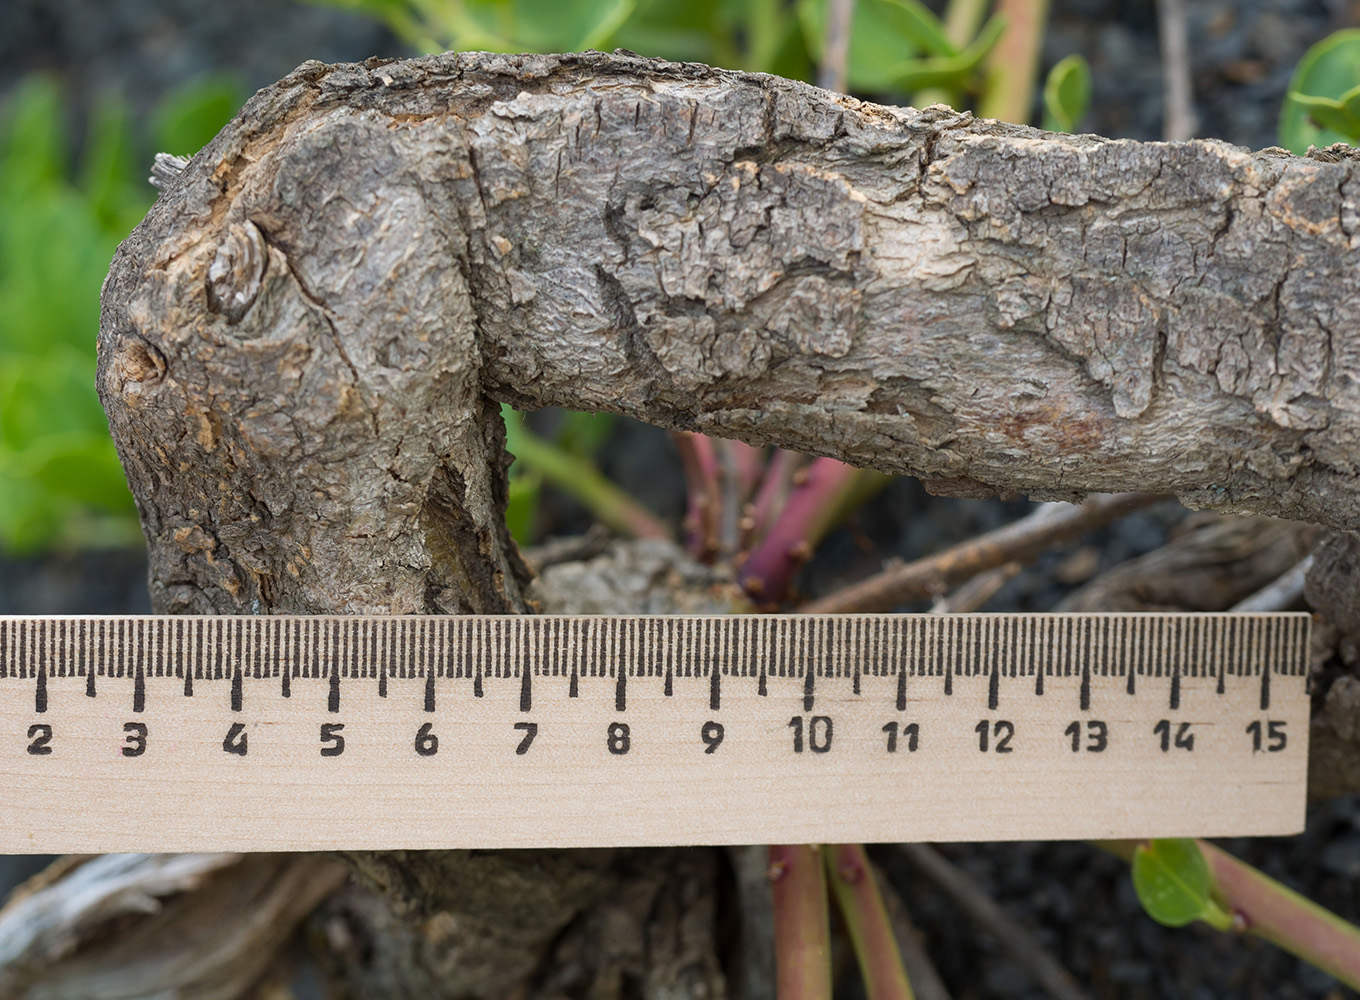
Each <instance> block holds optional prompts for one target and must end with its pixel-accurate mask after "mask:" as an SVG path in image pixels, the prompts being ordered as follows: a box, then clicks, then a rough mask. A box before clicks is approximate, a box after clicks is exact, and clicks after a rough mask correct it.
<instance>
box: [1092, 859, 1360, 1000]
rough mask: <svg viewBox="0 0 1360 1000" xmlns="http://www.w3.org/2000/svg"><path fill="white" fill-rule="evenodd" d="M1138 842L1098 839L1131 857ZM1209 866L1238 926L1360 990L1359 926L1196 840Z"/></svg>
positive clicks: (1216, 893)
mask: <svg viewBox="0 0 1360 1000" xmlns="http://www.w3.org/2000/svg"><path fill="white" fill-rule="evenodd" d="M1139 843H1140V842H1139V841H1135V840H1117V841H1097V842H1096V846H1098V847H1102V848H1104V849H1105V850H1107V851H1109V852H1111V853H1112V854H1116V855H1118V856H1119V857H1121V858H1124V859H1125V860H1131V859H1132V857H1133V852H1134V849H1135V848H1136V847H1137V846H1138V844H1139ZM1196 843H1198V844H1199V848H1200V850H1201V851H1203V852H1204V860H1205V862H1206V863H1207V864H1208V866H1209V879H1210V892H1211V893H1212V894H1213V897H1214V899H1215V901H1216V902H1217V903H1218V904H1219V905H1220V906H1221V907H1223V909H1224V910H1226V911H1227V912H1228V913H1229V914H1231V916H1232V920H1233V922H1232V926H1233V929H1234V930H1237V931H1245V932H1246V933H1249V934H1255V935H1256V936H1257V937H1260V938H1264V939H1265V940H1267V941H1269V942H1271V943H1272V944H1274V945H1277V946H1278V947H1280V948H1283V949H1284V950H1285V951H1287V952H1289V953H1290V954H1291V955H1295V956H1297V957H1298V958H1301V959H1303V960H1304V961H1305V962H1309V963H1311V964H1312V965H1315V966H1317V967H1318V968H1319V969H1322V970H1323V971H1324V972H1326V973H1328V974H1329V975H1332V976H1335V977H1336V978H1337V979H1338V980H1340V981H1341V982H1343V983H1345V984H1346V985H1347V986H1350V987H1352V988H1356V989H1360V927H1356V926H1355V925H1354V924H1351V923H1349V922H1347V921H1345V920H1343V919H1342V918H1341V917H1339V916H1337V915H1336V914H1335V913H1333V912H1331V911H1330V910H1327V909H1324V908H1323V907H1321V906H1318V905H1317V904H1316V903H1314V902H1313V901H1312V900H1310V899H1307V898H1305V897H1304V896H1301V895H1299V894H1298V893H1297V892H1295V891H1294V890H1293V889H1290V888H1289V887H1287V886H1284V885H1281V884H1280V883H1279V882H1276V881H1275V880H1274V879H1273V878H1271V877H1270V876H1269V875H1266V874H1265V873H1264V872H1261V871H1258V870H1257V869H1256V868H1253V867H1252V866H1251V865H1249V864H1247V863H1246V862H1245V861H1240V860H1238V859H1237V858H1235V857H1233V856H1232V855H1231V854H1229V853H1228V852H1227V851H1224V850H1222V849H1220V848H1217V847H1215V846H1214V845H1213V844H1210V843H1207V842H1206V841H1203V840H1200V841H1196Z"/></svg>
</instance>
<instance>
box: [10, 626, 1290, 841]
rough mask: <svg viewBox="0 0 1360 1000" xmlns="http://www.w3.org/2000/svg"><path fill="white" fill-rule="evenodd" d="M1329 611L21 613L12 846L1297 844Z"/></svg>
mask: <svg viewBox="0 0 1360 1000" xmlns="http://www.w3.org/2000/svg"><path fill="white" fill-rule="evenodd" d="M1308 622H1309V620H1308V617H1307V616H1306V615H1288V614H1278V615H959V616H944V617H940V616H928V615H927V616H910V615H903V616H885V615H855V616H809V617H799V616H728V617H676V618H661V617H598V618H558V617H547V616H524V617H504V618H501V617H465V618H441V617H402V618H381V617H349V618H345V617H317V618H293V617H240V618H190V617H184V618H153V617H146V618H28V619H21V618H0V782H3V788H4V789H5V791H4V792H3V794H2V795H0V851H10V852H15V851H39V852H49V851H109V850H212V849H258V850H266V849H325V848H360V847H370V848H383V847H391V848H424V847H494V846H502V847H504V846H603V845H620V844H662V843H727V842H732V843H736V842H769V841H801V840H806V841H871V840H916V839H937V840H938V839H987V840H993V839H1016V838H1030V837H1048V838H1055V837H1141V836H1153V835H1157V836H1171V835H1182V834H1184V835H1188V834H1203V835H1212V834H1229V833H1232V834H1269V833H1287V832H1293V831H1295V830H1297V829H1299V828H1301V827H1302V822H1303V805H1304V795H1305V789H1306V781H1305V779H1306V765H1307V728H1308V701H1307V697H1306V691H1305V674H1306V665H1307V648H1308Z"/></svg>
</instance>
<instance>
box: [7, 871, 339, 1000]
mask: <svg viewBox="0 0 1360 1000" xmlns="http://www.w3.org/2000/svg"><path fill="white" fill-rule="evenodd" d="M345 878H346V873H345V870H344V869H343V868H342V867H341V866H340V865H338V864H336V863H335V862H333V861H331V860H330V859H328V858H325V857H322V856H320V855H310V854H295V855H283V854H251V855H239V854H179V855H175V854H108V855H103V856H101V857H98V858H92V859H90V860H88V861H86V862H85V863H84V864H81V865H79V866H78V867H75V868H73V869H67V870H66V871H65V872H64V873H63V874H62V875H60V876H58V877H56V878H55V879H51V880H50V881H40V882H35V883H34V887H32V888H31V889H30V891H27V892H25V893H24V894H22V895H16V896H15V898H13V899H12V900H11V901H10V902H9V903H8V904H7V905H6V906H5V907H4V909H3V910H0V996H4V997H6V998H9V1000H20V998H29V997H38V996H41V997H44V998H48V1000H93V998H102V1000H114V998H126V997H150V996H158V997H159V996H175V997H181V998H184V1000H218V998H221V997H226V996H238V995H240V994H242V993H244V992H245V991H246V990H247V989H248V988H250V986H251V985H252V984H254V983H256V982H258V981H259V980H260V978H261V977H262V976H264V975H265V974H266V973H267V972H268V970H269V969H270V967H271V965H272V964H273V963H274V962H275V961H276V959H277V957H278V953H279V952H280V950H281V949H282V948H283V947H285V946H286V944H287V943H288V941H289V939H290V937H291V935H292V933H293V930H294V929H295V928H296V927H297V925H298V924H299V923H300V922H301V921H302V919H303V918H304V917H306V915H307V914H308V913H310V912H311V910H312V909H313V908H315V906H316V905H317V904H318V903H319V902H320V901H321V900H322V899H324V898H325V897H326V896H327V895H329V894H330V893H331V892H333V891H334V890H335V889H336V888H338V887H339V886H340V885H341V884H342V883H343V882H344V880H345Z"/></svg>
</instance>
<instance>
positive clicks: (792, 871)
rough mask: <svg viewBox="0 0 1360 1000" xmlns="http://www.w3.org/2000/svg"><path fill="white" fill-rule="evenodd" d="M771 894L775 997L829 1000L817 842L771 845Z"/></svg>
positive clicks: (827, 948) (828, 942) (825, 918)
mask: <svg viewBox="0 0 1360 1000" xmlns="http://www.w3.org/2000/svg"><path fill="white" fill-rule="evenodd" d="M769 857H770V867H769V878H770V884H771V887H772V889H773V892H774V950H775V995H776V996H778V997H779V1000H831V927H830V920H829V914H828V912H827V909H828V908H827V899H826V874H825V869H824V867H823V865H822V855H821V851H820V850H819V849H818V848H817V847H816V846H815V845H809V844H793V845H785V846H776V847H771V848H770V854H769Z"/></svg>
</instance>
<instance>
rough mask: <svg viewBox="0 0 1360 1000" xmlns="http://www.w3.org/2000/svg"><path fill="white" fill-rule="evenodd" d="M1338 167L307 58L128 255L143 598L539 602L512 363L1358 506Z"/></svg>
mask: <svg viewBox="0 0 1360 1000" xmlns="http://www.w3.org/2000/svg"><path fill="white" fill-rule="evenodd" d="M1333 159H1335V158H1333ZM1355 173H1356V169H1355V164H1354V162H1353V161H1350V160H1344V159H1336V160H1335V162H1321V161H1319V160H1309V159H1304V158H1299V157H1294V156H1290V155H1287V154H1285V153H1283V152H1281V151H1279V150H1268V151H1265V152H1262V153H1256V154H1252V153H1248V152H1246V151H1243V150H1240V149H1236V148H1233V147H1230V146H1227V145H1224V144H1222V143H1217V142H1190V143H1180V144H1137V143H1130V142H1111V141H1106V140H1101V139H1097V138H1094V137H1090V136H1084V137H1073V136H1055V135H1048V134H1045V133H1040V132H1037V131H1034V130H1031V129H1025V128H1020V127H1015V126H1007V125H1001V124H998V123H995V122H987V121H976V120H973V119H972V118H971V117H970V116H968V115H966V114H964V115H960V114H954V113H949V112H946V111H944V110H942V109H938V108H937V109H931V110H929V111H925V112H917V111H912V110H909V109H894V108H884V107H877V106H874V105H869V104H862V103H860V102H857V101H854V100H852V99H849V98H845V97H840V96H837V95H834V94H830V93H828V92H825V91H821V90H817V89H815V88H812V87H809V86H805V85H803V84H798V83H793V82H790V81H785V80H780V79H777V78H772V77H769V76H758V75H744V74H739V73H729V72H722V71H718V70H713V69H709V68H707V67H703V66H696V65H689V64H685V65H677V64H671V63H662V62H657V61H652V60H646V59H641V58H636V57H632V56H622V55H620V56H607V55H602V54H598V53H587V54H584V55H575V56H534V57H529V56H491V55H484V54H475V53H474V54H461V55H447V56H439V57H434V58H430V59H421V60H412V61H405V62H372V63H368V64H364V65H351V66H339V67H327V66H322V65H319V64H307V65H305V66H303V67H302V68H301V69H300V70H298V71H297V72H296V73H294V74H293V75H292V76H290V77H288V78H287V79H285V80H283V81H282V82H280V83H279V84H277V85H276V86H274V87H271V88H268V89H266V90H264V91H262V92H261V93H260V94H259V95H257V96H256V98H255V99H254V100H252V101H251V103H250V104H249V105H247V107H246V108H245V110H244V111H243V112H242V114H241V115H240V117H239V118H238V119H237V120H236V121H235V122H234V123H233V124H232V125H231V126H229V127H228V128H227V129H226V130H225V131H224V132H223V133H222V134H221V135H220V136H219V137H218V138H217V139H216V140H215V141H214V142H213V143H212V144H211V145H210V146H208V147H207V148H206V149H205V150H203V151H202V152H201V153H199V155H198V156H196V157H195V158H194V160H193V161H192V162H191V163H190V164H189V165H188V166H187V167H186V168H185V169H184V171H183V173H181V174H180V175H179V177H178V179H177V180H176V181H174V182H173V183H172V184H171V186H170V188H169V190H167V191H166V192H165V193H164V194H163V195H162V197H161V200H160V201H159V202H158V204H157V205H156V207H155V208H154V209H153V210H152V212H151V214H150V215H149V216H148V217H147V219H146V221H145V222H144V223H143V224H142V225H141V226H140V227H139V229H138V230H137V232H136V233H135V234H134V235H133V236H132V237H131V238H130V239H129V240H128V241H127V243H125V244H124V246H123V248H122V249H121V250H120V252H119V254H118V256H117V258H116V260H115V262H114V265H113V270H112V272H111V275H110V278H109V281H108V284H107V286H106V289H105V296H104V313H103V324H102V330H101V335H100V344H101V352H102V353H101V357H102V361H101V374H100V384H101V389H102V391H103V394H104V399H105V402H106V405H107V407H108V409H109V411H110V414H111V422H112V425H113V428H114V433H115V436H116V438H117V440H118V442H119V445H120V449H121V452H122V455H123V457H124V461H125V463H126V464H127V466H128V469H129V476H130V478H131V480H132V483H133V487H134V491H135V492H136V493H137V495H138V497H139V500H140V503H141V506H142V513H143V518H144V522H145V526H146V529H147V532H148V535H149V537H150V539H151V542H152V548H153V558H154V560H155V561H154V568H153V576H154V578H155V592H154V596H155V600H156V603H157V606H158V607H160V608H161V609H165V610H190V609H198V610H209V609H216V610H245V609H248V608H250V607H252V606H253V607H258V608H260V609H261V610H269V609H278V610H296V611H300V610H322V609H324V610H354V611H359V610H369V611H372V610H395V611H413V610H439V609H450V610H482V611H491V610H513V609H516V608H519V607H520V606H521V598H520V595H519V586H520V580H521V579H522V571H521V568H520V566H519V564H518V560H517V559H516V558H515V557H514V556H513V554H507V552H510V551H512V550H511V547H510V544H509V540H508V538H507V537H506V536H505V533H504V529H503V526H501V525H500V523H499V517H498V515H497V513H496V510H495V508H496V506H497V504H498V503H500V502H501V500H502V493H503V489H502V486H501V476H500V466H499V463H500V457H499V452H500V440H501V431H500V429H499V421H497V420H496V419H495V413H494V409H491V408H489V404H488V403H487V397H488V396H490V397H491V398H494V399H497V400H505V401H509V402H512V403H514V404H515V405H517V406H524V407H535V406H544V405H562V406H568V407H574V408H577V409H585V410H609V411H613V412H618V413H625V414H629V415H632V416H635V417H639V418H641V419H643V420H647V421H650V422H653V423H658V424H663V425H666V426H670V427H675V428H682V429H691V430H699V431H703V432H704V433H711V434H716V435H720V436H731V437H737V438H741V439H744V440H747V441H751V442H754V443H777V444H780V445H783V446H786V447H791V448H796V449H799V450H801V451H805V452H809V453H815V454H823V455H831V456H834V457H837V458H840V459H842V460H845V461H848V462H851V463H853V464H856V465H861V466H872V467H874V468H878V469H882V470H884V471H889V472H897V473H911V474H914V475H917V476H920V477H922V478H923V479H925V480H926V481H927V482H928V483H930V484H932V485H933V487H934V488H936V489H938V490H944V491H952V492H962V493H985V492H991V491H997V490H999V491H1008V492H1013V491H1020V492H1024V493H1027V494H1029V495H1031V496H1035V497H1039V498H1055V499H1072V498H1077V497H1081V496H1084V495H1085V494H1087V493H1090V492H1119V491H1127V490H1142V491H1150V492H1158V493H1174V494H1176V495H1178V496H1179V497H1181V499H1182V500H1183V501H1185V502H1186V503H1189V504H1192V505H1196V506H1211V507H1217V508H1219V509H1224V510H1240V511H1253V512H1263V513H1269V514H1272V515H1276V516H1287V517H1291V518H1296V519H1302V520H1311V521H1317V522H1320V523H1323V524H1327V525H1330V526H1332V527H1335V528H1341V529H1345V530H1353V529H1355V528H1357V527H1360V503H1358V502H1357V497H1358V496H1360V488H1358V487H1357V481H1356V475H1355V462H1354V456H1355V454H1356V453H1357V436H1358V435H1360V391H1358V390H1357V385H1358V384H1360V383H1357V373H1358V370H1360V354H1357V351H1356V350H1355V349H1353V348H1352V347H1351V340H1353V338H1350V337H1348V334H1349V333H1350V331H1351V330H1353V329H1354V328H1355V326H1356V323H1357V320H1360V294H1357V292H1360V287H1357V286H1360V275H1358V274H1357V266H1356V265H1357V263H1360V251H1357V249H1356V248H1355V247H1354V246H1353V240H1352V232H1353V230H1354V227H1355V220H1356V212H1357V188H1356V178H1355ZM256 602H258V603H256Z"/></svg>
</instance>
